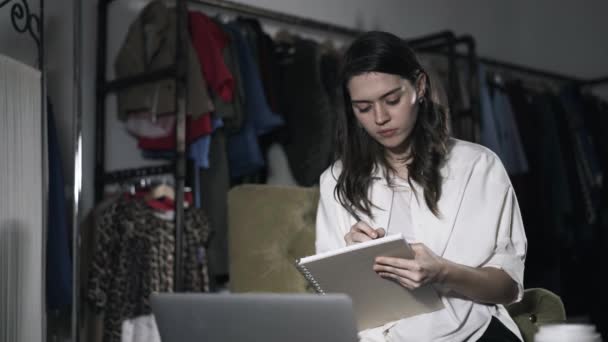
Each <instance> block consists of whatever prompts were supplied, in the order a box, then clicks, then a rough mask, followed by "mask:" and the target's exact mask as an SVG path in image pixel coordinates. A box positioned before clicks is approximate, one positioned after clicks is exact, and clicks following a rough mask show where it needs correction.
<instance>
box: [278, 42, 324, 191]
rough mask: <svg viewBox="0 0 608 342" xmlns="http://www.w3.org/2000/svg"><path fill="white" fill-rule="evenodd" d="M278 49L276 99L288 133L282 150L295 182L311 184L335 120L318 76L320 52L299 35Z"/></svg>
mask: <svg viewBox="0 0 608 342" xmlns="http://www.w3.org/2000/svg"><path fill="white" fill-rule="evenodd" d="M286 45H287V46H286ZM279 50H280V51H283V53H280V57H279V63H280V64H281V66H282V80H281V87H280V91H281V93H280V96H279V99H280V101H281V103H280V107H281V109H282V110H283V111H284V113H283V115H284V117H285V121H286V123H287V131H288V136H289V141H288V142H287V143H286V146H285V150H286V153H287V157H288V160H289V166H290V167H291V170H292V172H293V174H294V177H295V179H296V181H297V182H298V184H300V185H303V186H312V185H314V184H317V183H318V181H319V176H320V175H321V173H322V172H323V170H325V169H326V168H327V166H329V163H330V158H331V142H332V137H333V127H334V119H335V109H334V108H333V107H332V101H331V100H330V98H329V96H328V94H327V92H326V90H325V89H326V86H324V84H323V81H324V80H323V79H322V77H321V66H320V65H321V56H322V53H321V52H322V51H321V49H320V48H319V46H318V45H317V44H316V43H315V42H313V41H310V40H305V39H299V38H296V39H295V40H294V42H293V45H290V44H289V43H282V44H281V45H280V46H279Z"/></svg>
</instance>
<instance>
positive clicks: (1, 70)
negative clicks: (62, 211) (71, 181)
mask: <svg viewBox="0 0 608 342" xmlns="http://www.w3.org/2000/svg"><path fill="white" fill-rule="evenodd" d="M40 77H41V74H40V72H39V71H38V70H36V69H33V68H31V67H29V66H27V65H25V64H22V63H20V62H18V61H15V60H13V59H10V58H8V57H6V56H2V55H0V342H22V341H23V342H26V341H27V342H30V341H31V342H38V341H40V342H42V340H43V319H44V303H43V300H44V294H43V291H44V285H43V284H44V281H43V280H44V278H43V270H44V268H43V252H44V250H43V246H44V244H43V242H44V239H43V235H44V229H43V223H44V222H45V220H43V214H44V211H43V208H45V199H46V194H45V192H44V191H43V190H44V189H43V184H44V183H45V182H44V181H43V180H45V179H46V167H45V165H46V161H45V160H44V159H43V158H46V154H45V153H44V151H46V134H44V132H45V131H44V128H45V127H46V126H45V118H44V117H43V112H42V101H41V100H42V98H41V84H40Z"/></svg>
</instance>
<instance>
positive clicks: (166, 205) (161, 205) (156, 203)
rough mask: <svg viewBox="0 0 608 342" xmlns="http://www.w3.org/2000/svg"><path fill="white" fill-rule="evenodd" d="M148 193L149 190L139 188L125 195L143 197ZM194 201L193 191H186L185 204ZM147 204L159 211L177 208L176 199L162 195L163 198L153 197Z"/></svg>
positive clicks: (190, 204)
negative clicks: (133, 192)
mask: <svg viewBox="0 0 608 342" xmlns="http://www.w3.org/2000/svg"><path fill="white" fill-rule="evenodd" d="M147 194H148V191H147V190H138V191H136V192H135V194H130V193H125V194H124V196H125V198H127V199H132V198H133V199H143V198H145V197H146V195H147ZM192 202H193V195H192V192H191V191H186V192H184V206H185V207H191V206H192ZM146 205H147V206H149V207H150V208H152V209H156V210H158V211H162V212H166V211H173V210H174V209H175V201H174V200H172V199H170V198H166V197H162V198H153V199H148V200H146Z"/></svg>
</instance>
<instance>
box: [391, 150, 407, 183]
mask: <svg viewBox="0 0 608 342" xmlns="http://www.w3.org/2000/svg"><path fill="white" fill-rule="evenodd" d="M386 160H387V162H388V164H389V166H390V167H391V169H392V170H393V171H394V172H395V173H396V174H395V175H396V176H397V177H399V178H402V179H407V178H408V169H407V166H408V165H409V164H410V163H411V162H412V158H411V156H410V153H409V149H408V151H407V152H405V153H399V154H396V153H391V152H390V151H387V153H386Z"/></svg>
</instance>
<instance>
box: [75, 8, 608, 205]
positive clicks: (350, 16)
mask: <svg viewBox="0 0 608 342" xmlns="http://www.w3.org/2000/svg"><path fill="white" fill-rule="evenodd" d="M239 2H241V3H245V4H250V5H254V6H259V7H264V8H269V9H273V10H276V11H280V12H284V13H290V14H294V15H298V16H303V17H309V18H315V19H317V20H321V21H325V22H331V23H336V24H339V25H343V26H348V27H355V28H358V29H362V30H369V29H383V30H389V31H392V32H394V33H397V34H399V35H401V36H403V37H406V38H407V37H416V36H420V35H425V34H428V33H432V32H437V31H440V30H443V29H446V28H449V29H451V30H453V31H454V32H455V33H456V34H465V33H469V34H472V35H473V36H474V37H475V39H476V42H477V49H478V52H479V54H480V55H482V56H486V57H491V58H496V59H500V60H504V61H509V62H513V63H519V64H523V65H528V66H531V67H537V68H542V69H546V70H550V71H555V72H559V73H563V74H566V75H572V76H577V77H584V78H587V77H599V76H604V75H608V64H607V63H605V61H606V60H608V45H607V44H605V42H604V40H605V38H604V37H605V36H606V35H607V34H608V25H606V24H605V18H604V14H605V13H608V3H607V2H605V1H601V0H589V1H585V2H578V3H574V2H568V1H559V2H556V1H551V0H538V1H534V2H533V3H531V2H529V1H525V0H514V1H509V2H497V1H493V2H486V1H480V0H462V1H450V0H429V1H425V2H424V4H422V3H421V2H414V1H400V0H382V1H364V0H356V1H352V0H334V1H326V0H308V1H297V0H239ZM145 3H147V0H122V1H116V2H114V3H113V4H112V9H111V12H110V13H111V14H112V15H114V17H113V19H112V24H111V26H110V33H109V37H110V39H109V45H108V47H109V49H108V62H109V63H108V70H109V73H108V76H109V77H111V76H112V72H111V70H112V64H111V62H112V61H113V58H114V56H115V55H116V52H117V49H118V48H119V44H120V42H121V40H122V39H123V37H124V34H125V33H126V30H127V28H128V25H129V23H130V21H131V20H132V19H133V18H134V16H135V15H136V13H137V11H138V10H139V9H141V8H142V7H143V6H144V5H145ZM95 6H96V4H95V2H94V1H90V2H87V3H86V4H85V5H84V8H83V11H84V18H83V23H85V27H84V28H83V35H84V37H83V39H84V40H83V49H84V52H83V53H84V56H85V57H84V61H85V65H84V66H83V78H84V79H83V88H84V92H85V94H84V98H83V106H84V110H83V120H84V121H83V125H84V126H83V129H84V131H83V136H84V138H83V139H84V141H83V143H84V152H85V154H84V161H83V163H84V168H85V173H84V175H85V176H84V177H83V181H84V184H83V201H84V203H85V205H84V206H83V207H84V208H85V209H86V208H90V207H91V205H92V204H93V200H92V196H93V164H94V150H93V142H94V134H93V133H94V97H93V96H94V75H95V74H94V59H93V57H94V53H95V52H94V49H95V25H96V24H95V22H96V10H95ZM600 90H602V89H600ZM606 93H608V92H606ZM607 95H608V94H607ZM607 97H608V96H607ZM107 103H108V114H107V118H106V119H107V124H108V131H109V132H108V135H107V141H108V142H109V144H108V148H107V152H108V154H107V159H106V162H107V168H108V169H117V168H125V167H135V166H142V165H145V164H148V163H150V162H144V161H143V160H142V159H141V158H140V157H139V152H138V151H137V149H136V147H135V143H134V140H133V139H132V138H131V137H130V136H128V134H127V133H125V132H124V130H123V128H122V127H121V125H120V124H119V123H118V122H117V121H116V120H115V115H116V114H115V100H114V99H113V98H109V99H108V102H107Z"/></svg>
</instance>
